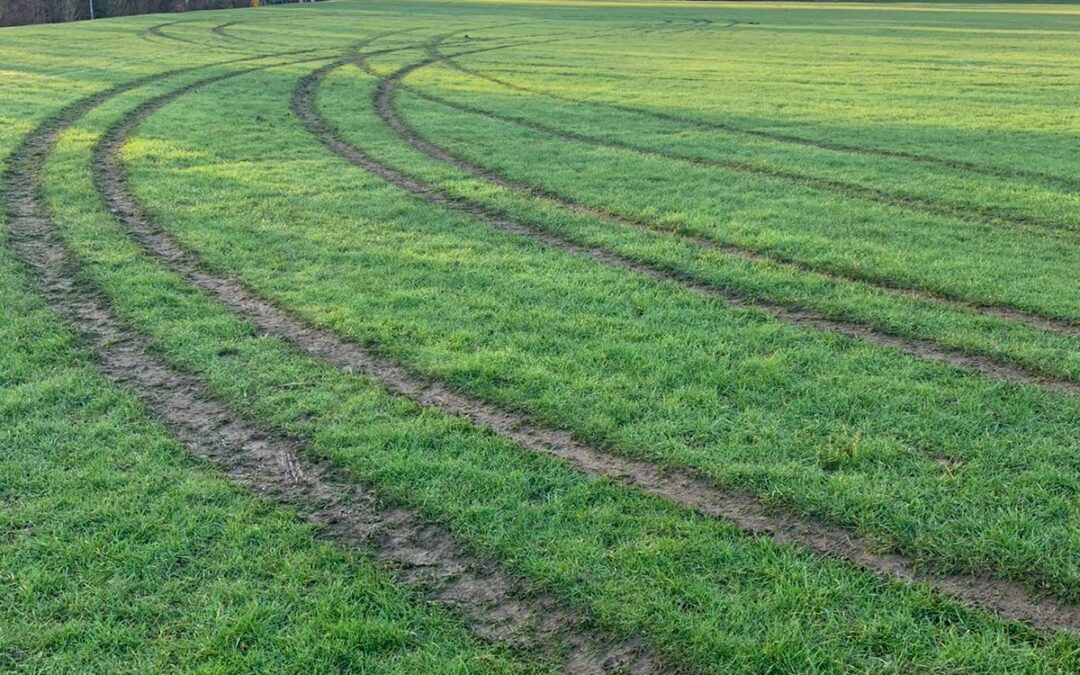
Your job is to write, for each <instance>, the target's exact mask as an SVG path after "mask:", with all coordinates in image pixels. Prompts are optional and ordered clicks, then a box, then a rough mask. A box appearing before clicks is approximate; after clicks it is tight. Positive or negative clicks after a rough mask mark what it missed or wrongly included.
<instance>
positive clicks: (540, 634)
mask: <svg viewBox="0 0 1080 675" xmlns="http://www.w3.org/2000/svg"><path fill="white" fill-rule="evenodd" d="M278 65H283V64H278ZM242 72H250V70H246V71H242ZM238 74H240V73H238ZM166 76H167V75H166ZM155 79H156V78H155ZM220 79H222V78H221V77H220V76H217V77H213V78H208V79H207V80H206V81H207V82H209V81H219V80H220ZM146 81H147V79H144V80H143V82H144V83H145V82H146ZM131 88H133V85H130V84H128V85H122V86H120V87H116V88H115V89H113V90H110V91H109V92H104V93H102V94H98V95H96V96H93V97H91V98H90V99H88V100H84V101H83V102H82V103H80V104H77V105H75V106H71V107H69V108H67V109H65V110H64V111H63V112H62V113H61V114H60V115H58V116H57V117H55V118H53V119H52V120H51V121H49V122H47V123H46V124H44V125H42V126H40V127H38V128H37V129H36V130H35V131H33V132H31V134H30V135H29V136H28V137H27V138H26V139H25V141H24V142H23V143H22V144H21V146H20V147H19V149H18V150H17V151H16V152H15V153H14V154H13V155H12V156H11V158H10V160H9V163H8V168H7V171H6V172H5V175H4V188H3V193H2V199H3V205H4V209H5V212H6V214H7V216H8V218H9V221H10V224H11V237H10V242H11V245H12V247H13V249H14V250H15V251H16V253H17V254H18V255H19V257H20V258H21V259H22V260H23V261H24V263H25V264H26V265H27V267H28V268H29V269H30V270H31V271H32V272H33V275H34V277H35V278H36V281H37V283H38V285H39V286H40V289H41V291H42V292H43V294H44V297H45V299H46V302H47V304H48V306H49V308H50V309H51V310H52V311H54V312H55V313H56V314H58V315H59V316H60V317H61V318H62V319H63V320H65V321H66V322H68V323H70V324H71V325H73V326H74V327H75V328H76V329H77V330H78V332H79V334H80V336H81V337H82V339H84V340H85V341H86V343H87V344H88V345H89V347H90V348H91V349H92V350H93V352H94V354H95V356H96V357H97V360H98V367H99V369H100V370H101V372H102V373H103V374H104V375H105V376H106V377H108V378H109V379H111V380H113V381H114V382H116V383H117V384H118V385H120V386H121V387H123V388H125V389H127V390H128V391H130V392H132V393H134V394H135V395H136V396H137V397H139V398H140V399H141V400H142V401H143V402H144V403H145V404H146V405H147V406H148V407H149V408H150V409H151V410H152V411H153V413H154V415H155V417H156V418H157V419H159V420H160V421H162V422H163V423H165V424H166V425H167V426H168V427H169V428H170V430H171V431H172V432H173V433H174V434H175V436H176V438H178V439H179V440H180V441H181V442H182V443H183V444H184V445H185V446H186V448H187V449H188V450H189V451H190V452H192V453H193V454H195V455H197V456H199V457H202V458H204V459H206V460H209V461H211V462H213V463H215V464H217V465H218V466H220V467H221V468H222V469H223V470H224V471H225V472H226V473H227V475H228V476H229V477H230V478H231V479H233V480H234V481H236V482H237V483H239V484H241V485H244V486H245V487H247V488H249V489H251V490H252V491H254V492H257V493H259V494H261V495H263V496H265V497H268V498H270V499H273V500H274V501H276V502H278V503H280V504H283V505H285V506H287V507H289V508H291V509H293V510H295V511H296V512H298V513H299V514H301V515H302V516H303V517H305V518H306V519H308V520H309V521H311V522H312V523H314V524H315V525H317V526H318V528H319V530H320V532H321V534H322V535H324V536H325V537H327V538H328V539H330V540H332V541H334V542H335V543H338V544H340V545H343V546H349V547H355V546H361V547H364V548H366V549H370V550H371V551H373V552H374V554H375V556H376V557H377V558H378V559H379V560H380V561H381V562H382V564H383V565H384V566H385V567H386V568H387V569H389V570H390V571H391V572H392V574H393V575H394V576H395V577H396V578H398V579H399V580H401V581H403V582H405V583H407V584H409V585H411V586H413V587H415V588H417V589H418V590H420V591H422V592H423V593H424V594H426V595H428V596H429V597H432V598H434V599H436V600H437V601H439V602H440V603H442V604H444V605H447V606H449V607H450V608H451V609H453V610H454V611H455V612H456V613H458V614H459V615H461V616H462V617H464V618H465V619H466V620H467V621H468V623H469V624H470V625H471V627H472V629H473V630H474V631H475V632H476V633H477V634H478V635H480V636H481V637H483V638H484V639H487V640H490V641H494V642H499V643H501V644H507V645H510V646H512V647H516V648H519V649H523V650H526V651H528V652H532V653H536V654H538V655H540V656H541V657H542V658H545V659H550V660H552V661H554V662H556V663H560V664H561V665H562V666H563V668H564V669H565V670H566V671H567V672H571V673H582V674H586V673H588V674H592V673H605V672H610V671H612V670H618V671H619V672H633V673H657V672H662V671H663V669H662V668H661V666H660V665H659V663H658V661H657V660H656V658H655V657H654V656H653V655H652V654H651V653H650V652H648V651H647V650H645V649H644V648H643V647H641V646H640V645H639V644H638V641H637V640H628V641H620V640H615V639H610V638H608V637H606V636H604V635H603V633H602V632H601V631H599V630H597V629H595V627H594V626H592V625H591V623H590V621H589V620H588V619H587V618H586V617H585V616H583V615H581V614H579V613H577V612H576V611H575V610H573V609H572V608H570V607H568V606H566V605H564V604H561V603H560V602H559V601H558V600H557V599H556V598H554V597H553V596H551V595H548V594H545V593H542V592H539V591H538V590H537V589H535V588H531V587H529V585H528V584H527V583H526V582H524V581H523V580H521V579H519V578H517V577H515V576H513V575H511V574H509V573H508V572H506V571H505V570H503V569H501V567H500V566H499V565H498V564H497V563H496V562H495V561H492V560H486V559H481V558H479V557H476V556H474V555H473V554H471V553H470V552H469V551H468V550H467V549H466V548H465V547H464V546H463V545H461V544H460V543H459V542H457V541H456V540H455V538H454V536H453V535H451V534H450V533H449V532H448V531H446V530H444V529H442V528H441V527H439V526H436V525H433V524H431V523H428V522H425V521H424V520H423V519H422V518H420V517H419V516H418V515H417V514H416V513H414V512H413V511H411V510H408V509H405V508H400V507H395V506H393V505H388V504H385V503H382V502H381V501H380V500H379V499H378V498H377V497H376V495H375V494H374V493H373V492H372V491H371V490H369V489H368V488H366V487H365V486H363V485H360V484H358V483H356V482H355V481H353V480H351V479H349V478H348V477H346V476H344V474H343V473H342V472H340V471H339V470H336V469H335V468H334V467H332V466H331V465H330V464H329V463H327V462H325V461H323V460H320V459H312V458H310V457H308V456H307V455H306V454H305V453H302V452H300V449H301V446H300V445H299V443H298V442H296V441H294V440H292V439H289V438H287V437H285V436H283V435H281V434H278V433H275V432H273V431H267V430H265V429H263V428H261V427H257V426H255V425H254V424H252V423H249V422H246V421H244V420H243V419H241V418H240V417H239V416H237V415H235V414H233V412H232V411H230V410H229V409H228V408H226V407H225V406H224V405H222V404H220V403H218V402H217V401H215V400H214V399H213V398H212V397H211V396H210V395H209V394H208V392H207V391H206V389H205V386H204V385H203V384H202V383H201V382H200V381H198V380H197V379H196V378H195V377H192V376H191V375H188V374H185V373H181V372H178V371H176V370H174V369H172V368H170V367H169V366H167V365H165V364H164V363H163V362H162V361H161V360H159V359H158V358H157V357H154V356H152V355H150V354H149V353H148V352H147V344H146V342H145V340H144V339H143V338H142V337H140V336H139V335H138V334H137V333H136V332H134V331H133V330H131V329H130V328H129V327H128V326H126V325H125V324H124V323H122V322H121V321H120V320H119V319H118V318H117V317H116V316H115V315H114V314H113V313H112V311H111V309H110V308H109V306H108V303H107V301H106V300H105V298H104V297H103V296H101V295H100V294H99V293H97V292H96V291H94V290H92V289H90V288H89V287H88V286H87V285H86V284H85V283H83V282H82V281H81V280H80V270H79V268H78V262H77V261H76V260H75V258H74V256H72V255H70V254H69V253H68V252H67V251H66V250H65V248H64V245H63V242H62V241H61V240H60V238H59V236H58V234H57V232H56V231H55V227H54V226H53V224H52V223H51V222H50V221H49V218H48V215H47V207H46V205H45V204H44V203H43V199H42V197H41V190H42V173H43V168H44V164H45V160H46V158H47V156H48V154H49V153H50V152H51V150H52V148H53V147H54V146H55V143H56V140H57V138H58V137H59V135H60V134H61V133H62V132H63V130H64V129H65V128H67V127H68V126H70V125H71V124H72V123H73V122H74V121H75V120H77V119H78V118H79V117H80V116H82V115H83V114H85V112H86V111H88V110H89V109H90V108H92V107H93V106H95V105H98V104H100V103H102V102H104V101H105V100H108V98H110V97H111V96H113V95H116V94H119V93H121V92H123V91H128V90H130V89H131Z"/></svg>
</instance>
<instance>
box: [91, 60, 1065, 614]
mask: <svg viewBox="0 0 1080 675" xmlns="http://www.w3.org/2000/svg"><path fill="white" fill-rule="evenodd" d="M341 63H343V62H337V63H332V64H329V65H328V66H325V67H323V68H320V69H318V70H316V71H315V72H314V73H312V74H311V75H310V76H308V77H305V78H304V79H302V80H301V81H300V83H299V85H298V87H297V90H296V92H295V96H294V99H293V106H294V109H295V111H296V112H297V114H298V115H299V116H300V118H301V119H302V120H303V122H304V123H305V125H306V126H307V127H308V128H309V129H310V130H311V131H312V132H313V133H314V134H315V135H316V136H317V137H318V138H319V139H320V140H321V141H322V142H323V143H324V144H326V145H327V146H328V147H330V149H332V150H334V151H335V152H336V153H337V154H339V155H341V156H343V157H345V158H346V159H349V161H351V162H353V163H354V164H356V165H357V166H360V167H361V168H364V169H366V170H369V171H371V172H372V173H374V174H375V175H378V176H381V177H382V178H384V179H385V180H387V181H389V182H391V183H393V184H395V185H398V186H399V187H402V188H403V189H405V190H407V191H409V192H412V193H413V194H417V195H418V196H422V197H424V198H425V199H429V201H434V202H435V203H439V204H441V203H443V202H442V201H441V200H440V199H439V197H438V196H437V195H436V194H435V193H433V192H431V191H430V190H429V189H428V188H427V187H425V186H422V185H420V184H418V183H416V182H415V181H413V180H412V179H410V178H408V177H405V176H403V175H400V174H398V173H397V172H395V171H394V170H392V169H389V168H387V167H384V166H382V165H381V164H379V163H378V162H376V161H375V160H373V159H371V158H370V157H368V156H367V155H365V154H364V153H362V152H361V151H359V150H358V149H356V148H354V147H352V146H350V145H348V144H347V143H345V142H343V141H342V140H341V139H339V138H337V137H336V136H335V135H334V133H333V132H332V131H331V130H330V129H329V127H328V126H327V125H326V123H325V121H324V120H322V119H321V118H320V117H319V115H318V114H317V112H316V110H315V108H314V95H315V91H316V90H317V87H318V85H319V83H320V82H321V80H322V78H323V77H325V75H326V74H327V73H328V72H329V71H330V70H332V69H333V68H336V67H339V66H340V65H341ZM177 95H180V94H177ZM177 95H167V96H165V97H161V98H159V99H157V100H155V101H151V102H147V103H146V104H144V105H143V106H142V107H140V108H139V109H138V110H136V111H134V112H133V113H131V114H130V115H128V116H127V117H125V119H123V120H122V121H121V122H120V123H119V124H117V125H116V126H115V127H113V128H112V129H110V130H109V132H108V133H107V134H106V135H105V136H104V137H103V138H102V140H101V142H100V143H99V145H98V147H97V148H96V150H95V160H94V167H93V170H94V177H95V182H96V184H97V186H98V189H99V191H100V192H101V195H102V199H103V201H104V203H105V204H106V205H107V207H108V209H109V210H110V211H112V212H113V213H114V214H115V215H116V216H117V217H118V219H119V220H120V221H121V222H122V223H123V225H124V226H125V227H126V228H127V229H128V230H129V231H130V233H131V235H132V236H133V238H134V239H135V240H136V241H138V242H139V243H140V244H141V245H142V246H143V247H144V248H145V249H146V250H147V251H148V252H149V253H150V254H152V255H153V256H154V257H155V258H156V259H158V260H159V261H160V262H161V263H162V264H164V265H165V266H166V267H168V268H170V269H172V270H173V271H175V272H177V273H178V274H180V275H182V276H183V277H184V279H185V280H186V281H187V283H189V284H191V285H193V286H195V287H197V288H200V289H202V290H203V291H205V292H207V293H209V294H211V295H212V296H214V297H216V298H218V299H219V300H220V301H221V302H222V303H223V304H224V305H225V306H226V307H228V308H229V309H230V310H231V311H233V312H235V313H236V314H237V315H239V316H241V317H243V318H245V319H246V320H248V321H249V322H251V323H252V324H253V325H254V326H255V327H256V328H258V329H259V330H261V331H263V332H265V333H267V334H271V335H275V336H278V337H281V338H282V339H285V340H286V341H288V342H290V343H291V344H293V345H295V346H296V347H297V348H299V349H300V350H302V351H304V352H306V353H307V354H309V355H312V356H315V357H318V358H320V359H322V360H324V361H326V362H328V363H330V364H333V365H335V366H336V367H338V368H339V369H341V370H342V371H344V372H349V373H355V374H358V375H360V376H364V377H367V378H369V379H372V380H375V381H377V382H380V383H381V384H382V385H383V386H384V387H385V388H386V389H387V390H388V391H389V392H391V393H393V394H397V395H400V396H403V397H406V398H408V399H411V400H412V401H414V402H416V403H418V404H420V405H422V406H425V407H430V408H435V409H438V410H441V411H443V412H445V413H448V414H451V415H454V416H458V417H460V418H463V419H466V420H468V421H470V422H471V423H473V424H475V425H477V426H480V427H484V428H488V429H490V430H492V431H494V432H495V433H497V434H499V435H500V436H502V437H503V438H505V439H507V440H509V441H511V442H512V443H514V444H516V445H517V446H518V447H520V448H522V449H524V450H528V451H531V452H535V453H542V454H547V455H552V456H555V457H558V458H559V459H561V460H563V461H564V462H566V463H567V464H569V465H570V466H573V467H575V468H576V469H577V470H579V471H581V472H583V473H585V474H587V475H592V476H599V477H605V478H608V479H611V480H613V481H615V482H617V483H621V484H624V485H628V486H632V487H634V488H636V489H639V490H641V491H643V492H645V493H647V494H650V495H653V496H655V497H659V498H661V499H664V500H667V501H669V502H673V503H675V504H678V505H680V506H683V507H686V508H690V509H693V510H695V511H698V512H700V513H702V514H705V515H708V516H711V517H717V518H722V519H725V520H727V521H729V522H731V523H733V524H735V525H736V526H738V527H739V528H741V529H742V530H743V531H744V532H746V533H748V534H751V535H755V536H766V537H769V538H771V539H773V540H774V541H777V542H779V543H783V544H792V545H795V546H798V547H802V548H806V549H809V550H811V551H814V552H815V553H818V554H821V555H825V556H828V557H831V558H835V559H840V560H844V561H848V562H851V563H854V564H856V565H858V566H860V567H862V568H865V569H868V570H871V571H873V572H875V573H877V574H879V575H881V576H882V577H885V578H887V579H893V580H903V581H910V582H923V583H926V584H928V585H930V586H931V587H933V588H935V589H936V590H938V591H940V592H942V593H944V594H947V595H949V596H952V597H955V598H958V599H960V600H961V601H963V602H965V603H967V604H969V605H971V606H974V607H977V608H981V609H984V610H988V611H991V612H995V613H997V614H998V615H1000V616H1002V617H1003V618H1006V619H1015V620H1021V621H1025V622H1027V623H1029V624H1031V625H1033V626H1036V627H1038V628H1043V629H1049V630H1066V631H1072V632H1080V607H1077V606H1073V605H1061V604H1056V603H1054V602H1052V601H1049V600H1044V601H1037V600H1033V599H1032V598H1031V597H1030V596H1029V595H1028V593H1027V591H1026V589H1025V588H1024V586H1023V585H1022V584H1020V583H1017V582H1008V581H1000V580H994V579H990V578H983V577H975V576H967V575H952V576H934V577H926V576H924V575H922V574H920V573H918V572H917V570H916V565H915V563H914V562H913V561H912V560H910V559H908V558H906V557H904V556H901V555H897V554H879V553H875V552H874V549H873V547H872V546H871V544H870V543H869V542H867V541H866V540H864V539H862V538H861V537H859V536H857V535H855V534H853V533H852V532H851V531H849V530H846V529H843V528H837V527H831V526H828V525H823V524H821V523H817V522H812V521H807V520H804V519H800V518H798V517H796V516H793V515H790V514H786V513H783V512H777V511H775V510H774V509H771V508H769V507H767V506H766V505H764V504H763V503H762V502H760V500H758V499H757V498H756V497H754V496H752V495H750V494H747V493H744V492H739V491H733V490H726V489H721V488H719V487H717V486H716V485H715V484H713V483H712V482H711V481H709V480H707V479H703V478H701V477H698V476H696V475H694V474H693V473H691V472H687V471H681V470H676V469H672V468H664V467H660V466H657V465H655V464H653V463H649V462H642V461H635V460H629V459H625V458H622V457H618V456H614V455H611V454H609V453H606V452H604V451H602V450H598V449H596V448H593V447H590V446H587V445H584V444H582V443H580V442H578V441H576V440H575V439H574V438H573V436H572V435H571V434H570V433H568V432H566V431H564V430H560V429H553V428H550V427H546V426H543V425H541V424H539V423H537V422H535V421H534V420H532V419H530V418H529V417H527V416H525V415H522V414H519V413H517V412H514V411H510V410H506V409H503V408H500V407H498V406H495V405H492V404H490V403H487V402H484V401H480V400H476V399H474V398H471V397H469V396H467V395H465V394H463V393H461V392H459V391H456V390H452V389H450V388H449V387H447V386H445V385H444V384H442V383H440V382H438V381H434V380H431V379H428V378H425V377H423V376H420V375H417V374H416V373H414V372H412V371H410V370H409V369H407V368H405V367H403V366H401V365H400V364H398V363H395V362H392V361H389V360H387V359H385V358H383V357H381V356H379V355H378V354H376V353H374V352H373V351H371V350H368V349H365V348H363V347H360V346H358V345H356V344H353V343H350V342H347V341H344V340H342V339H341V338H339V337H338V336H337V335H336V334H335V333H333V332H332V331H329V330H325V329H321V328H316V327H313V326H310V325H308V324H307V323H306V322H304V321H303V320H302V319H299V318H297V317H296V316H294V315H292V314H290V313H288V312H286V311H284V310H283V309H281V308H279V307H277V306H276V305H275V304H273V303H272V302H270V301H268V300H266V299H263V298H261V297H259V296H258V295H257V294H256V293H254V292H253V291H251V290H250V289H249V288H247V287H246V286H245V285H243V284H242V283H240V282H239V281H237V280H235V279H232V278H229V277H226V276H223V275H221V274H218V273H215V272H214V271H212V270H210V269H208V268H207V267H206V266H205V265H203V264H201V262H200V260H199V259H198V258H197V257H196V256H195V255H193V254H191V253H189V252H187V251H185V250H184V249H183V248H182V247H181V246H180V245H179V244H178V243H177V242H176V241H175V240H174V239H173V238H172V237H171V236H170V235H168V234H167V233H166V232H165V231H164V230H163V229H162V228H161V227H160V226H159V225H157V224H156V223H153V222H152V221H151V220H149V219H148V218H147V217H146V215H145V214H144V213H143V210H142V209H141V207H140V205H139V204H138V203H137V202H136V200H135V199H134V198H133V197H132V195H131V194H130V192H129V190H128V188H127V186H126V183H125V180H124V176H123V173H122V167H121V163H120V150H121V148H122V146H123V143H124V141H125V139H126V138H127V136H128V135H130V134H131V133H132V132H134V131H135V129H136V128H137V127H138V125H139V124H140V122H141V121H142V120H143V119H145V118H146V117H147V116H148V115H150V114H151V113H152V112H153V111H154V110H156V109H158V108H160V107H161V106H163V105H165V104H166V103H168V102H169V101H170V100H174V99H175V98H176V96H177ZM460 208H468V207H461V206H460V205H459V206H458V210H460Z"/></svg>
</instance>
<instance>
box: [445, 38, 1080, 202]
mask: <svg viewBox="0 0 1080 675" xmlns="http://www.w3.org/2000/svg"><path fill="white" fill-rule="evenodd" d="M441 56H443V60H444V61H445V62H446V64H447V65H449V66H450V67H451V68H454V69H455V70H457V71H459V72H461V73H464V74H466V75H470V76H472V77H475V78H478V79H481V80H487V81H488V82H492V83H493V84H497V85H499V86H501V87H505V88H507V89H512V90H515V91H520V92H524V93H528V94H533V95H537V96H544V97H547V98H551V99H555V100H558V101H565V102H567V103H577V104H579V105H593V106H597V107H603V108H610V109H612V110H621V111H623V112H629V113H635V114H638V115H644V116H646V117H653V118H656V119H659V120H664V121H665V122H674V123H676V124H684V125H687V126H692V127H697V128H700V129H709V130H714V131H722V132H724V133H730V134H737V135H743V136H751V137H754V138H764V139H768V140H772V141H778V142H781V143H788V144H791V145H801V146H805V147H812V148H818V149H820V150H828V151H831V152H837V153H842V154H847V155H862V156H868V157H886V158H890V159H900V160H906V161H909V162H915V163H919V164H927V165H931V166H938V167H941V168H946V169H955V170H960V171H967V172H970V173H975V174H980V175H984V176H993V177H995V178H1002V179H1005V180H1010V179H1017V178H1020V179H1025V180H1029V181H1032V182H1037V183H1040V184H1043V185H1046V186H1049V187H1053V188H1057V189H1061V190H1066V191H1070V192H1080V180H1078V179H1075V178H1071V177H1069V176H1058V175H1053V174H1047V173H1041V172H1038V171H1029V170H1025V169H1004V168H1001V167H996V166H989V165H985V164H978V163H975V162H968V161H964V160H960V159H949V158H945V157H935V156H933V155H921V154H918V153H913V152H906V151H903V150H889V149H886V148H879V147H872V146H863V145H851V144H848V143H838V142H832V141H822V140H815V139H812V138H804V137H802V136H795V135H793V134H784V133H778V132H774V131H765V130H762V129H747V128H745V127H741V126H737V125H734V124H730V123H726V122H718V121H710V120H703V119H694V118H690V117H685V116H683V115H676V114H672V113H665V112H663V111H660V110H652V109H647V108H638V107H635V106H632V105H626V104H621V103H613V102H610V101H589V100H584V99H577V98H573V97H571V96H567V95H565V94H559V93H556V92H552V91H547V90H543V89H539V88H533V87H528V86H525V85H521V84H518V83H516V82H511V81H509V80H504V79H502V78H499V77H495V76H493V75H489V74H488V73H485V72H483V71H481V70H479V69H476V68H470V67H468V66H465V65H463V64H462V63H461V62H459V61H458V60H457V58H458V57H460V56H461V54H457V55H453V56H445V55H441Z"/></svg>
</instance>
